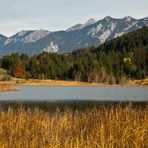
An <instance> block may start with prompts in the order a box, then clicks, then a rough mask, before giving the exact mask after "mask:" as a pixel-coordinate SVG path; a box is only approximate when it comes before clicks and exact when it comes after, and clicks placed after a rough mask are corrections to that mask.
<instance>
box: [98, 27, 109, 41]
mask: <svg viewBox="0 0 148 148" xmlns="http://www.w3.org/2000/svg"><path fill="white" fill-rule="evenodd" d="M110 33H111V31H110V29H108V30H106V31H104V32H103V33H102V34H101V35H100V36H99V37H98V39H99V40H100V41H101V43H104V42H105V41H106V40H107V38H108V37H109V35H110Z"/></svg>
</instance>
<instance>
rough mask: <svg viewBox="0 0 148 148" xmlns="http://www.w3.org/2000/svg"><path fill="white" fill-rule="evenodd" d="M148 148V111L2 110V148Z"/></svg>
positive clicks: (126, 108)
mask: <svg viewBox="0 0 148 148" xmlns="http://www.w3.org/2000/svg"><path fill="white" fill-rule="evenodd" d="M134 147H135V148H147V147H148V109H147V107H146V108H145V109H142V108H140V107H138V108H134V107H133V106H132V105H131V104H129V105H126V106H122V105H118V106H112V107H111V108H107V107H103V106H102V107H101V108H100V109H96V108H94V109H86V110H83V111H80V110H75V111H72V110H71V109H69V108H65V110H64V111H62V112H61V111H60V110H59V109H57V111H56V112H54V113H50V112H45V111H43V110H40V109H39V108H35V109H26V110H25V109H24V108H23V107H20V108H18V109H13V108H11V107H9V108H8V110H5V111H4V110H2V109H1V110H0V148H134Z"/></svg>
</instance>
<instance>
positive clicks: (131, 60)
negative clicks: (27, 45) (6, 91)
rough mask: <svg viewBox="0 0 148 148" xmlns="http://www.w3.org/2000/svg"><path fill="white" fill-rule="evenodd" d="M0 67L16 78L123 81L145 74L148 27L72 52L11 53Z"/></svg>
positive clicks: (141, 77) (147, 69)
mask: <svg viewBox="0 0 148 148" xmlns="http://www.w3.org/2000/svg"><path fill="white" fill-rule="evenodd" d="M0 67H2V68H4V69H6V70H7V71H8V73H9V74H11V75H12V76H16V77H24V78H26V79H29V78H37V79H69V80H77V81H87V82H103V83H110V84H112V83H125V82H126V81H128V80H129V79H143V78H146V77H147V76H148V27H144V28H142V29H139V30H137V31H135V32H132V33H129V34H128V35H124V36H122V37H118V38H116V39H113V40H111V41H106V42H105V43H104V44H103V45H101V46H99V47H97V48H94V47H91V48H86V49H80V50H77V51H74V52H73V53H67V54H66V53H64V54H49V53H47V52H44V53H42V54H40V55H37V56H33V57H29V56H27V55H25V54H22V55H18V54H17V53H16V54H12V55H7V56H4V57H2V58H1V59H0Z"/></svg>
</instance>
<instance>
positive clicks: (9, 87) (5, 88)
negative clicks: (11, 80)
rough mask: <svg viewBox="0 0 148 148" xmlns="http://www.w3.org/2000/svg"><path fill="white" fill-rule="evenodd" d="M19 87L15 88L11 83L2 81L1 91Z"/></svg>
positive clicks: (13, 89)
mask: <svg viewBox="0 0 148 148" xmlns="http://www.w3.org/2000/svg"><path fill="white" fill-rule="evenodd" d="M17 90H18V89H17V88H15V87H14V86H13V85H11V84H2V83H0V92H5V91H17Z"/></svg>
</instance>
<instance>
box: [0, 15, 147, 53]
mask: <svg viewBox="0 0 148 148" xmlns="http://www.w3.org/2000/svg"><path fill="white" fill-rule="evenodd" d="M144 26H148V17H145V18H142V19H135V18H132V17H130V16H127V17H124V18H121V19H117V18H112V17H110V16H106V17H105V18H103V19H102V20H99V21H96V20H95V19H93V18H91V19H89V20H88V21H87V22H86V23H84V24H76V25H74V26H72V27H70V28H68V29H66V30H61V31H54V32H52V31H48V30H42V29H41V30H22V31H20V32H18V33H16V34H15V35H13V36H11V37H6V36H4V35H1V34H0V56H3V55H7V54H11V53H15V52H18V53H26V54H28V55H30V56H32V55H36V54H39V53H41V52H43V51H46V52H50V53H53V52H59V53H63V52H72V51H74V50H76V49H79V48H87V47H90V46H98V45H100V44H103V43H104V42H105V41H106V40H111V39H113V38H116V37H119V36H122V35H124V34H127V33H129V32H132V31H134V30H137V29H139V28H142V27H144Z"/></svg>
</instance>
